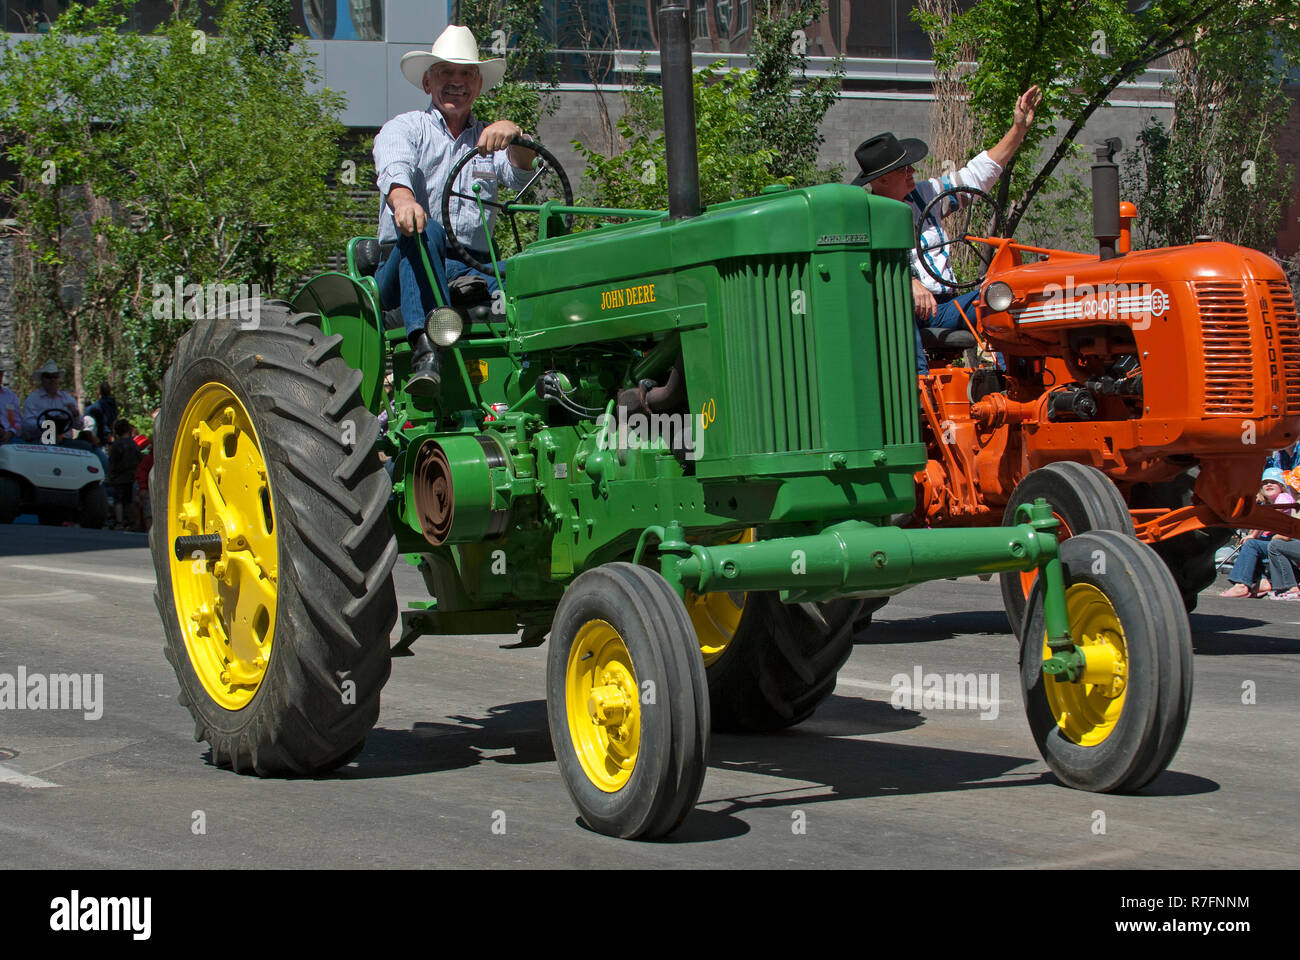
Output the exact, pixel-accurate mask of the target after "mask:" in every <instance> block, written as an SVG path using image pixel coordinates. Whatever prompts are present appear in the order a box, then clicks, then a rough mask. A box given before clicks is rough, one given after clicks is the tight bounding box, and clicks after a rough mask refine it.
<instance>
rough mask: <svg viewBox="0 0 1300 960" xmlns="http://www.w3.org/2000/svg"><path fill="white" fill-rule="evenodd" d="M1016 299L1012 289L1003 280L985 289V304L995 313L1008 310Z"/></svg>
mask: <svg viewBox="0 0 1300 960" xmlns="http://www.w3.org/2000/svg"><path fill="white" fill-rule="evenodd" d="M1015 298H1016V297H1015V294H1013V293H1012V292H1011V288H1010V287H1009V286H1007V285H1006V284H1005V283H1003V282H1002V281H1001V280H997V281H994V282H993V283H990V284H989V285H988V286H987V287H985V288H984V302H985V303H986V304H988V308H989V309H990V310H992V311H993V312H994V313H1001V312H1002V311H1003V310H1005V309H1007V307H1009V306H1011V301H1012V300H1014V299H1015Z"/></svg>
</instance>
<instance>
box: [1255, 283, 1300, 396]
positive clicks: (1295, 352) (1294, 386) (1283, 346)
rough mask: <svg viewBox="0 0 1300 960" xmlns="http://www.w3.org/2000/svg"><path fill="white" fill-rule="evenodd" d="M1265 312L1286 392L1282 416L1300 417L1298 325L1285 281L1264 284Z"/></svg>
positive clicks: (1299, 340) (1299, 337) (1288, 287)
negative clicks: (1273, 328)
mask: <svg viewBox="0 0 1300 960" xmlns="http://www.w3.org/2000/svg"><path fill="white" fill-rule="evenodd" d="M1264 286H1265V289H1266V292H1267V294H1268V301H1269V312H1270V313H1271V314H1272V316H1273V322H1274V323H1275V324H1276V328H1277V341H1278V357H1279V359H1280V360H1281V363H1282V378H1283V383H1284V384H1285V388H1284V389H1285V390H1286V412H1287V413H1288V414H1289V415H1291V416H1296V415H1300V321H1298V320H1297V318H1296V308H1295V299H1294V298H1293V297H1292V295H1291V287H1290V286H1289V285H1288V284H1287V282H1286V281H1285V280H1266V281H1264Z"/></svg>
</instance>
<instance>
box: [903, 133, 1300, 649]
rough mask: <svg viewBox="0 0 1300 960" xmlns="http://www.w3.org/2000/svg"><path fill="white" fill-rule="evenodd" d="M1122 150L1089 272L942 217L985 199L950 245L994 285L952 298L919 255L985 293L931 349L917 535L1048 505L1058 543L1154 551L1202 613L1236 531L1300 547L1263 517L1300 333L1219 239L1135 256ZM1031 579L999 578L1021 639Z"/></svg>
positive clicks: (1259, 268)
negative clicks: (1265, 484)
mask: <svg viewBox="0 0 1300 960" xmlns="http://www.w3.org/2000/svg"><path fill="white" fill-rule="evenodd" d="M1119 148H1120V142H1119V141H1118V140H1117V139H1113V138H1112V139H1110V140H1107V141H1106V142H1105V143H1104V144H1102V145H1100V146H1099V148H1098V151H1097V162H1096V164H1094V166H1093V204H1094V209H1093V220H1094V232H1095V234H1096V236H1097V239H1098V242H1099V246H1100V250H1099V253H1097V254H1084V253H1075V252H1070V251H1066V250H1050V249H1042V248H1037V247H1031V246H1027V245H1025V244H1021V243H1016V242H1014V241H1012V240H1010V239H1008V238H1004V237H998V236H989V237H975V236H973V235H972V231H971V230H970V226H971V218H972V217H978V216H981V215H982V214H980V213H977V212H976V211H979V210H984V211H987V209H988V206H987V205H986V204H988V205H992V206H993V208H994V209H993V212H992V214H991V215H990V218H991V220H992V225H993V229H992V230H991V231H990V233H993V234H996V233H997V232H999V231H998V229H997V227H998V225H999V224H1000V223H1001V213H1000V211H998V210H997V209H996V204H993V201H992V200H991V199H990V198H989V197H988V196H987V195H985V194H983V193H981V192H980V191H976V190H971V189H967V188H957V190H956V191H947V192H946V193H944V194H941V195H939V196H938V197H936V198H935V200H934V205H938V204H941V203H951V199H950V195H951V194H953V193H968V194H975V195H978V197H977V198H975V202H972V203H970V204H969V205H968V206H967V207H966V209H965V211H962V212H959V213H957V214H955V215H954V216H955V217H956V218H959V219H962V220H964V221H965V222H964V224H961V223H959V224H957V225H955V226H952V227H950V228H949V232H950V236H951V237H952V238H953V239H951V240H949V241H947V243H949V244H953V245H954V248H955V249H957V250H959V249H960V246H961V245H967V246H972V247H974V249H975V253H976V256H974V257H970V258H969V259H968V262H969V263H970V264H972V268H971V270H970V272H969V273H968V275H967V276H968V277H970V275H971V274H974V273H975V272H976V271H979V270H981V269H982V268H983V276H982V277H979V276H974V277H973V278H970V279H964V278H963V277H961V276H956V277H952V276H950V277H949V278H947V279H946V280H945V279H944V278H943V277H941V276H939V275H938V274H937V272H935V271H934V270H933V269H932V267H931V266H930V262H929V260H928V259H927V257H926V256H925V253H926V248H925V247H923V246H920V245H918V248H917V250H918V254H919V259H920V262H921V264H922V266H923V267H924V268H925V269H926V270H927V271H929V272H931V274H932V275H934V276H935V278H936V279H937V280H939V281H940V282H943V283H946V284H947V285H949V286H954V287H957V288H972V287H974V286H976V285H979V286H981V291H980V295H979V297H978V298H977V299H976V301H975V302H974V304H973V305H972V306H973V309H972V310H970V311H967V312H968V314H969V320H970V328H969V329H967V330H923V331H922V340H923V343H924V344H925V346H926V349H927V353H928V354H930V355H931V357H932V358H933V362H932V364H931V368H930V372H929V373H928V374H923V375H921V376H920V378H919V379H920V394H921V406H922V423H923V429H924V432H925V438H926V442H927V445H928V450H929V459H928V462H927V463H926V466H925V469H923V470H921V471H920V472H918V473H917V485H918V492H917V510H916V520H917V521H919V522H922V523H924V524H926V525H929V526H936V527H939V526H977V525H988V524H997V523H1003V522H1011V520H1012V518H1013V517H1014V516H1015V512H1016V508H1017V507H1018V506H1019V505H1020V504H1022V503H1027V502H1031V501H1032V500H1033V499H1034V498H1036V497H1045V498H1046V499H1048V501H1049V502H1051V503H1052V505H1053V508H1054V511H1055V513H1056V516H1057V518H1058V519H1059V520H1060V521H1061V535H1062V536H1068V535H1070V534H1078V533H1082V532H1083V531H1085V530H1093V529H1116V530H1122V531H1125V532H1129V533H1136V535H1137V537H1138V538H1139V539H1141V540H1143V541H1144V542H1147V543H1150V544H1152V545H1153V546H1154V547H1155V549H1156V551H1157V552H1158V553H1160V554H1161V556H1162V557H1163V559H1164V560H1165V562H1166V564H1167V565H1168V566H1169V568H1170V570H1171V571H1172V572H1173V574H1174V577H1175V580H1176V581H1177V582H1178V585H1179V588H1180V590H1181V592H1182V594H1183V600H1184V603H1185V605H1186V606H1187V608H1188V609H1189V610H1190V609H1192V607H1193V606H1194V605H1195V603H1196V595H1197V593H1198V592H1199V591H1200V590H1202V589H1203V588H1204V587H1206V586H1208V585H1209V584H1210V583H1212V582H1213V581H1214V577H1215V567H1214V553H1215V549H1216V548H1217V547H1218V546H1219V545H1221V544H1222V543H1223V542H1224V541H1225V540H1226V539H1227V538H1228V537H1229V536H1230V534H1231V530H1232V529H1233V528H1235V527H1246V528H1260V529H1265V530H1272V531H1275V532H1278V533H1283V534H1286V535H1289V536H1296V535H1300V520H1296V519H1293V518H1291V517H1290V516H1288V515H1286V514H1285V513H1283V512H1281V511H1278V510H1274V509H1271V508H1268V507H1265V506H1261V505H1258V504H1257V503H1256V499H1255V495H1256V493H1257V491H1258V489H1259V479H1260V473H1261V471H1262V469H1263V466H1264V462H1265V460H1266V458H1267V456H1268V453H1269V451H1270V450H1273V449H1277V448H1279V447H1283V446H1287V445H1289V444H1291V443H1293V442H1294V441H1295V440H1296V437H1297V436H1298V435H1300V323H1298V322H1297V319H1296V308H1295V302H1294V300H1293V298H1292V294H1291V290H1290V288H1289V286H1288V284H1287V280H1286V277H1285V275H1284V274H1283V272H1282V271H1281V269H1280V268H1279V267H1278V265H1277V264H1276V263H1275V262H1274V261H1273V260H1271V259H1270V258H1269V257H1267V256H1265V255H1263V254H1261V253H1258V252H1256V251H1254V250H1249V249H1245V248H1243V247H1238V246H1234V245H1232V244H1228V243H1216V242H1209V241H1208V239H1206V240H1198V241H1197V242H1196V243H1194V244H1192V245H1190V246H1182V247H1171V248H1166V249H1157V250H1144V251H1132V250H1130V242H1129V236H1130V233H1129V224H1130V221H1131V219H1132V218H1133V217H1134V216H1135V215H1136V210H1135V208H1134V206H1133V205H1132V204H1130V203H1123V204H1121V203H1120V202H1119V191H1118V167H1117V166H1116V165H1115V163H1114V162H1113V159H1112V158H1113V156H1114V153H1115V151H1117V150H1118V149H1119ZM918 244H919V241H918ZM975 244H979V246H978V247H975ZM974 347H982V348H984V349H983V351H982V352H981V353H977V352H976V351H974V350H972V349H971V348H974ZM993 351H996V352H997V353H1000V354H1002V355H1003V357H1004V358H1005V363H1004V364H1003V365H1002V366H1004V368H1005V369H998V368H997V366H996V365H994V364H993V363H991V362H989V361H988V359H987V358H988V357H989V356H990V355H991V352H993ZM980 356H983V357H984V360H983V361H981V360H980V359H979V357H980ZM1032 578H1033V574H1032V573H1027V574H1025V575H1023V576H1022V575H1021V574H1019V573H1012V574H1004V575H1003V577H1002V587H1003V594H1004V598H1005V601H1006V606H1007V612H1008V615H1009V617H1010V619H1011V622H1012V626H1013V628H1015V629H1017V630H1019V629H1020V626H1021V619H1022V617H1023V613H1024V609H1025V597H1026V596H1027V595H1028V587H1029V584H1030V583H1031V582H1032Z"/></svg>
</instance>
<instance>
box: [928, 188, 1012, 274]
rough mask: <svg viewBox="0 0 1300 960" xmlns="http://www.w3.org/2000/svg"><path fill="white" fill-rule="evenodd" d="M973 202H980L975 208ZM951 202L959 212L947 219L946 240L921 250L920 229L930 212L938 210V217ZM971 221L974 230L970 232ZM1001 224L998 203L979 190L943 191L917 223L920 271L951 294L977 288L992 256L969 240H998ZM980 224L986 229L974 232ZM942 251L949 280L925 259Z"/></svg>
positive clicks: (1002, 220) (989, 251)
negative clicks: (946, 264) (955, 204)
mask: <svg viewBox="0 0 1300 960" xmlns="http://www.w3.org/2000/svg"><path fill="white" fill-rule="evenodd" d="M961 194H967V197H966V198H962V197H961V196H960V195H961ZM976 201H981V202H980V203H979V205H978V206H977V204H976ZM954 202H955V203H957V204H959V205H960V207H961V209H960V210H959V211H958V212H956V213H954V214H953V215H952V216H951V217H950V218H949V222H951V223H952V229H947V228H945V230H946V232H947V233H948V239H947V240H945V241H944V242H942V243H936V244H934V245H933V246H925V242H924V241H925V237H924V228H925V225H926V223H927V222H928V221H929V219H930V214H931V211H933V210H934V209H935V208H936V207H938V208H939V212H940V213H941V214H942V212H943V211H944V210H946V209H947V208H948V207H950V206H951V205H952V204H953V203H954ZM977 210H978V211H979V212H978V213H977V212H976V211H977ZM990 211H991V212H990ZM938 219H939V222H941V223H942V222H943V219H942V217H940V218H938ZM972 221H974V223H975V225H976V227H977V229H972V226H971V224H972ZM1004 221H1005V217H1004V216H1003V214H1002V208H1001V207H1000V206H998V202H997V201H996V200H994V199H993V198H992V197H990V196H989V195H988V194H987V193H985V192H984V191H983V190H977V189H976V188H975V187H953V188H952V189H951V190H945V191H944V192H943V193H941V194H939V195H938V196H936V197H935V198H934V199H933V200H931V201H930V202H929V203H927V204H926V205H925V210H923V211H922V212H921V219H920V221H919V222H918V223H917V227H916V258H917V260H919V261H920V262H921V269H922V270H924V271H925V272H926V273H928V274H929V275H930V276H932V277H934V279H935V282H936V283H940V284H942V285H943V286H945V287H950V288H951V289H953V290H970V289H972V288H974V287H978V286H979V285H980V283H981V281H983V279H984V273H985V272H986V271H987V270H988V268H989V261H990V260H992V259H993V252H992V249H991V248H990V247H988V246H987V245H985V244H982V243H975V242H974V241H973V240H971V237H973V236H978V237H1000V236H1002V225H1003V223H1004ZM981 224H983V225H984V226H985V227H986V228H987V229H983V230H980V229H978V227H979V225H981ZM943 249H947V250H948V265H949V267H950V268H951V269H952V273H953V278H952V279H951V280H950V279H948V278H947V277H943V276H940V275H939V272H938V271H937V270H935V269H934V268H933V267H932V266H931V265H930V260H929V258H928V257H927V256H926V254H927V253H934V252H935V251H938V250H943Z"/></svg>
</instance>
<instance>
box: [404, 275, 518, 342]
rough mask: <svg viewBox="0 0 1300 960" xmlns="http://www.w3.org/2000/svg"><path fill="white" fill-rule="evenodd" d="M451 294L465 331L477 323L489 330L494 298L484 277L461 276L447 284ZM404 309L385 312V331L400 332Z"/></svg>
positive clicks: (453, 305) (452, 303)
mask: <svg viewBox="0 0 1300 960" xmlns="http://www.w3.org/2000/svg"><path fill="white" fill-rule="evenodd" d="M447 287H448V288H449V290H450V292H451V305H452V307H454V308H455V310H456V312H457V313H459V314H460V318H461V321H462V322H463V323H464V324H465V329H466V330H469V329H470V327H472V326H473V325H474V324H475V323H479V324H482V325H483V326H484V327H486V328H487V329H489V330H490V329H491V326H490V325H489V324H490V322H491V320H492V297H491V296H489V294H488V291H487V283H486V282H485V281H484V280H483V278H482V277H476V276H474V275H473V274H469V273H465V274H461V275H460V276H459V277H457V278H456V279H455V280H452V281H451V282H450V283H448V284H447ZM402 325H403V324H402V308H401V307H394V308H393V309H392V310H385V311H384V329H385V330H398V329H400V328H401V327H402Z"/></svg>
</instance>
